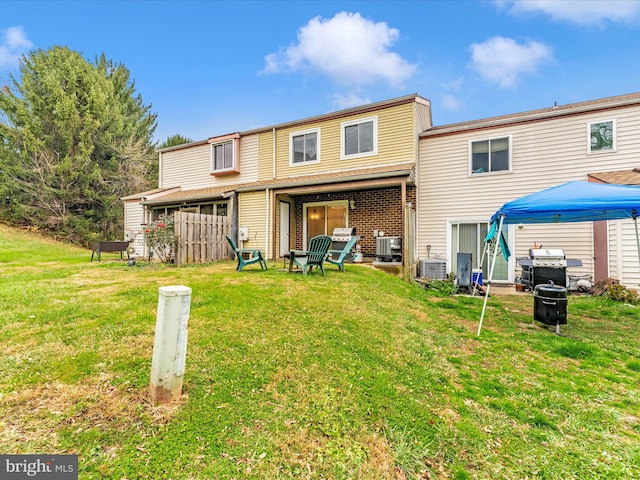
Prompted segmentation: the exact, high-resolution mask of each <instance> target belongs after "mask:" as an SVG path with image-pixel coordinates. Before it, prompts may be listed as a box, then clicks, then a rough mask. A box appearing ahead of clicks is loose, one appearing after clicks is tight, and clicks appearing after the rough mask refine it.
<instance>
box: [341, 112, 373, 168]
mask: <svg viewBox="0 0 640 480" xmlns="http://www.w3.org/2000/svg"><path fill="white" fill-rule="evenodd" d="M340 141H341V144H342V147H341V149H340V158H342V159H345V158H357V157H367V156H370V155H377V154H378V117H369V118H361V119H359V120H356V121H353V122H342V124H341V125H340Z"/></svg>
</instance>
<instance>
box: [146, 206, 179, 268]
mask: <svg viewBox="0 0 640 480" xmlns="http://www.w3.org/2000/svg"><path fill="white" fill-rule="evenodd" d="M144 235H145V239H146V241H147V246H148V247H149V249H150V250H151V251H152V252H153V253H154V254H155V255H156V256H157V257H158V258H159V259H160V260H161V261H162V262H164V263H171V262H173V260H174V258H175V252H176V234H175V223H174V221H173V215H160V216H159V217H158V219H157V220H156V221H155V222H153V223H152V224H151V225H148V226H147V228H145V230H144Z"/></svg>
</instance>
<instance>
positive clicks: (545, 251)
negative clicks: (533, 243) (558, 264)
mask: <svg viewBox="0 0 640 480" xmlns="http://www.w3.org/2000/svg"><path fill="white" fill-rule="evenodd" d="M529 256H530V257H531V258H533V259H556V260H564V250H563V249H561V248H530V249H529Z"/></svg>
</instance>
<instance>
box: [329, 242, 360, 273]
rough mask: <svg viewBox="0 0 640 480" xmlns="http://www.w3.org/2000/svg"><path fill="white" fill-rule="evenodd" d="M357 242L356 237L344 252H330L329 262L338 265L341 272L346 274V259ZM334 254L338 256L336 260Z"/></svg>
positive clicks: (346, 246)
mask: <svg viewBox="0 0 640 480" xmlns="http://www.w3.org/2000/svg"><path fill="white" fill-rule="evenodd" d="M357 241H358V239H357V238H356V237H351V238H350V239H349V241H348V242H347V244H346V245H345V246H344V248H343V249H342V250H329V256H328V257H327V262H329V263H333V264H334V265H337V266H338V268H339V269H340V271H341V272H344V259H345V258H347V255H349V253H350V252H351V250H352V249H353V247H354V245H355V244H356V242H357ZM333 254H336V255H338V258H335V259H334V258H333V257H332V255H333Z"/></svg>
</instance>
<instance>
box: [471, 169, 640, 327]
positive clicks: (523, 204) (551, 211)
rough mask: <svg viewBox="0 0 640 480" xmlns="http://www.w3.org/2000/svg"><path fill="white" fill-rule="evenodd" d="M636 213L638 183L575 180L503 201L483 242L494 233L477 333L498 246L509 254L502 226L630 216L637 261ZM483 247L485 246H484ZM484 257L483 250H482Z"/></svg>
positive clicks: (639, 192)
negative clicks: (491, 258)
mask: <svg viewBox="0 0 640 480" xmlns="http://www.w3.org/2000/svg"><path fill="white" fill-rule="evenodd" d="M639 213H640V186H631V185H617V184H609V183H595V182H585V181H580V180H576V181H573V182H568V183H564V184H562V185H558V186H556V187H551V188H547V189H545V190H541V191H539V192H535V193H532V194H530V195H525V196H524V197H520V198H518V199H516V200H513V201H511V202H507V203H505V204H504V205H503V206H502V207H500V209H499V210H498V211H497V212H496V213H495V214H493V216H492V217H491V229H490V231H489V234H487V237H486V238H485V242H489V241H490V240H491V239H492V238H494V237H495V236H496V235H498V238H499V239H500V241H499V242H495V247H494V255H493V261H492V264H491V269H490V272H489V281H488V283H487V292H486V294H485V298H484V305H483V306H482V314H481V316H480V324H479V325H478V335H480V330H481V329H482V320H483V319H484V313H485V309H486V307H487V299H488V297H489V289H490V288H491V281H492V279H493V270H494V268H495V262H496V255H497V250H498V246H501V247H502V252H503V254H504V256H505V258H508V257H509V255H510V252H509V249H508V246H507V245H506V242H505V241H504V237H503V236H502V226H503V225H505V224H519V223H562V222H593V221H598V220H621V219H625V218H632V219H633V220H634V223H635V230H636V243H637V244H638V260H639V262H640V235H639V234H638V216H639V215H638V214H639ZM485 250H486V248H485ZM483 257H484V253H483Z"/></svg>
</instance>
